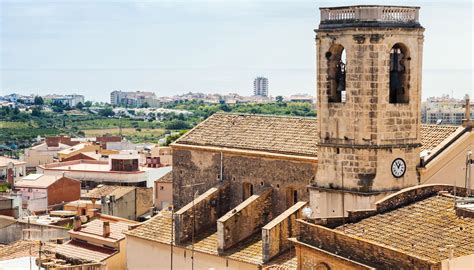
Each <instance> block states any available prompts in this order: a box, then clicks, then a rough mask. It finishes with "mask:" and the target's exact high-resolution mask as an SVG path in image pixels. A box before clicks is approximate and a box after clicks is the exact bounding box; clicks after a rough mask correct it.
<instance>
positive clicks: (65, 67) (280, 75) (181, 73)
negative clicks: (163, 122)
mask: <svg viewBox="0 0 474 270" xmlns="http://www.w3.org/2000/svg"><path fill="white" fill-rule="evenodd" d="M377 3H383V4H397V5H401V4H408V5H418V6H421V14H420V21H421V23H422V25H423V26H424V27H425V28H426V32H425V45H424V67H423V97H424V98H426V97H428V96H434V95H440V94H443V93H449V94H451V93H454V95H455V96H456V97H462V96H463V95H464V94H465V93H470V94H472V93H473V89H474V87H473V77H474V72H473V63H474V61H473V60H474V59H473V53H472V50H473V34H472V32H473V13H474V9H473V3H472V2H471V1H470V0H457V1H456V0H455V1H437V2H434V1H414V0H412V1H406V2H402V1H364V2H362V1H309V0H292V1H290V0H286V1H283V0H260V1H258V0H255V1H250V0H249V1H235V0H233V1H232V0H230V1H229V0H220V1H219V0H199V1H198V0H196V1H193V0H189V1H179V0H178V1H176V0H174V1H172V0H167V1H158V0H157V1H151V0H150V1H138V0H137V1H132V0H130V1H127V0H115V1H89V0H81V1H78V0H61V1H59V0H57V1H46V0H31V1H25V0H0V31H1V32H0V35H1V39H0V50H1V53H0V94H7V93H10V92H17V93H21V94H30V93H34V94H47V93H73V92H74V93H81V94H84V95H86V98H87V99H92V100H102V101H106V100H108V97H109V93H110V92H111V91H112V90H133V91H134V90H145V91H154V92H156V94H157V95H159V96H163V95H174V94H179V93H185V92H188V91H200V92H207V93H213V92H219V93H229V92H237V93H240V94H243V95H250V94H251V91H252V80H253V78H254V77H256V76H266V77H268V78H269V81H270V82H269V84H270V94H271V95H274V96H276V95H290V94H294V93H309V94H312V95H315V91H316V89H315V61H316V60H315V48H314V32H313V29H314V28H316V27H317V25H318V22H319V11H318V8H319V7H321V6H334V5H350V4H377Z"/></svg>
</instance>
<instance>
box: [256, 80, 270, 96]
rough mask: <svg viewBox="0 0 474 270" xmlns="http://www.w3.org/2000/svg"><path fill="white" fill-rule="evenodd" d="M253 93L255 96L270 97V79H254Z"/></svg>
mask: <svg viewBox="0 0 474 270" xmlns="http://www.w3.org/2000/svg"><path fill="white" fill-rule="evenodd" d="M253 94H254V95H255V96H263V97H268V79H267V78H265V77H257V78H255V80H253Z"/></svg>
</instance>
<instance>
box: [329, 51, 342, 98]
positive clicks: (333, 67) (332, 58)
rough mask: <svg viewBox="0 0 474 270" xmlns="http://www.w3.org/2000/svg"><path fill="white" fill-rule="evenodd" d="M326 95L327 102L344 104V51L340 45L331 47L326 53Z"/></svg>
mask: <svg viewBox="0 0 474 270" xmlns="http://www.w3.org/2000/svg"><path fill="white" fill-rule="evenodd" d="M326 59H327V61H328V62H327V63H328V67H327V72H328V73H327V81H328V82H327V95H328V101H329V102H346V51H345V50H344V47H343V46H342V45H339V44H336V45H333V46H332V47H331V48H330V49H329V51H328V52H327V53H326Z"/></svg>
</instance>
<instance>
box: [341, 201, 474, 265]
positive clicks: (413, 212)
mask: <svg viewBox="0 0 474 270" xmlns="http://www.w3.org/2000/svg"><path fill="white" fill-rule="evenodd" d="M453 206H454V201H453V198H451V197H448V196H445V195H435V196H432V197H430V198H427V199H424V200H421V201H418V202H416V203H413V204H410V205H408V206H405V207H401V208H398V209H396V210H393V211H390V212H387V213H384V214H379V215H376V216H372V217H369V218H366V219H363V220H362V221H359V222H357V223H353V224H346V225H344V226H340V227H338V228H336V230H339V231H341V232H343V233H345V234H346V235H349V236H352V237H354V238H357V239H361V240H365V241H368V242H371V243H374V244H377V245H381V246H384V247H388V248H392V249H394V250H396V251H399V252H402V253H405V254H409V255H410V256H416V257H418V258H421V259H424V260H428V261H430V262H433V263H438V262H440V261H442V260H445V259H448V255H449V254H448V252H440V249H443V248H446V247H447V246H448V245H454V246H455V249H454V257H459V256H464V255H469V254H473V253H474V219H473V218H462V217H459V216H457V215H456V209H455V208H454V207H453Z"/></svg>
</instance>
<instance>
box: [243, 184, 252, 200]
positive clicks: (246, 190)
mask: <svg viewBox="0 0 474 270" xmlns="http://www.w3.org/2000/svg"><path fill="white" fill-rule="evenodd" d="M252 195H253V185H252V184H250V183H247V182H245V183H242V201H245V200H246V199H248V198H249V197H250V196H252Z"/></svg>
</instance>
